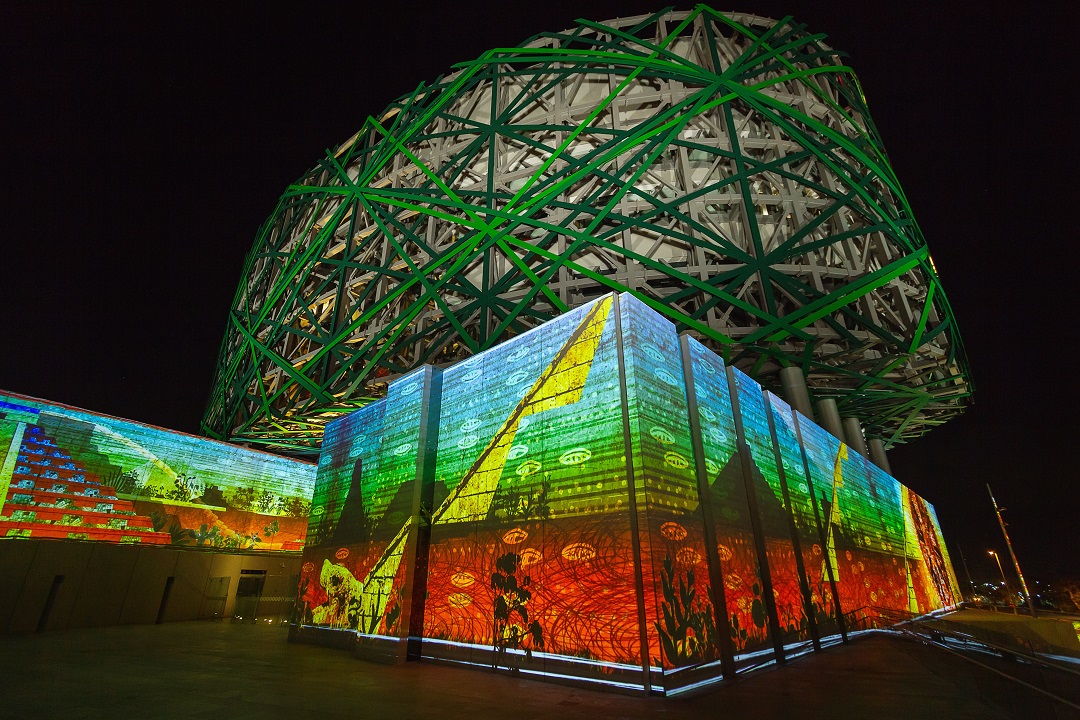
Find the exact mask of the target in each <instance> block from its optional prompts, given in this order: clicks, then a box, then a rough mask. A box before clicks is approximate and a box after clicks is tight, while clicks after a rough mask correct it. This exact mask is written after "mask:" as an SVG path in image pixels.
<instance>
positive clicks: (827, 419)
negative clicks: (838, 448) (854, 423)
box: [807, 398, 844, 442]
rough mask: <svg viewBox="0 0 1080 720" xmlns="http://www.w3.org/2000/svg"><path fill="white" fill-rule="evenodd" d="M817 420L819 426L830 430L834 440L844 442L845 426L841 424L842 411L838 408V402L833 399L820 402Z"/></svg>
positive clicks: (824, 399) (818, 403) (823, 399)
mask: <svg viewBox="0 0 1080 720" xmlns="http://www.w3.org/2000/svg"><path fill="white" fill-rule="evenodd" d="M807 417H809V415H808V416H807ZM817 420H818V424H819V425H820V426H821V427H823V428H825V429H826V430H828V431H829V433H830V434H831V435H832V436H833V437H834V438H836V439H837V440H839V441H840V442H844V426H843V425H842V424H841V423H840V410H839V409H838V408H837V407H836V400H834V399H832V398H821V399H820V400H818V402H817Z"/></svg>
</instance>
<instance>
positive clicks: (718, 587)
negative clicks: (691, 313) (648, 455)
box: [679, 335, 735, 680]
mask: <svg viewBox="0 0 1080 720" xmlns="http://www.w3.org/2000/svg"><path fill="white" fill-rule="evenodd" d="M679 350H680V354H681V355H682V364H683V380H684V381H685V383H686V405H687V414H688V415H689V416H690V437H691V441H692V442H693V445H694V463H695V470H696V475H697V481H698V497H699V498H700V503H701V515H702V524H703V527H704V535H705V560H706V562H707V563H708V565H709V593H710V595H711V597H710V598H709V600H710V602H712V604H713V615H714V618H713V621H714V622H715V623H716V628H717V630H718V634H719V636H720V667H721V670H722V671H723V673H724V677H725V678H726V679H728V680H731V679H733V678H734V677H735V648H734V645H733V643H732V641H731V618H729V617H728V612H727V599H726V598H725V597H724V572H723V568H722V567H721V566H720V553H719V552H718V551H717V549H716V520H715V518H714V517H713V506H712V502H711V498H710V496H711V494H712V489H711V480H712V478H710V477H709V473H708V471H707V470H706V469H705V447H704V443H703V442H702V434H701V415H700V414H699V412H698V400H697V386H696V384H695V383H694V370H693V365H692V363H691V360H690V347H689V338H688V337H687V336H686V335H682V336H680V337H679Z"/></svg>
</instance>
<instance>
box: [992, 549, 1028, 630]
mask: <svg viewBox="0 0 1080 720" xmlns="http://www.w3.org/2000/svg"><path fill="white" fill-rule="evenodd" d="M986 552H988V553H990V555H992V556H993V558H994V559H995V560H997V564H998V572H999V573H1001V584H1002V585H1004V586H1005V599H1006V600H1007V601H1008V603H1009V605H1010V606H1012V609H1013V615H1019V614H1020V612H1019V611H1018V610H1017V609H1016V602H1014V601H1013V596H1012V590H1010V589H1009V581H1008V580H1006V579H1005V568H1003V567H1001V558H1000V557H998V554H997V553H996V552H994V551H993V550H987V551H986Z"/></svg>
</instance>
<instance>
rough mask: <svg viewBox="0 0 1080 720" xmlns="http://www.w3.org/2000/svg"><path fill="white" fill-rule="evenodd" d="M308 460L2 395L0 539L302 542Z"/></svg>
mask: <svg viewBox="0 0 1080 720" xmlns="http://www.w3.org/2000/svg"><path fill="white" fill-rule="evenodd" d="M314 482H315V466H314V465H312V464H311V463H306V462H300V461H297V460H291V459H287V458H282V457H278V456H276V455H270V454H267V453H263V452H257V451H253V450H248V449H245V448H240V447H236V446H234V445H228V444H226V443H221V442H217V441H213V440H206V439H203V438H198V437H194V436H191V435H184V434H182V433H176V432H170V431H168V430H162V429H160V428H155V427H150V426H148V425H142V424H139V423H135V422H130V421H127V420H120V419H117V418H112V417H107V416H103V415H97V414H94V413H89V412H86V411H83V410H78V409H76V408H70V407H66V406H63V405H56V404H52V403H48V402H44V401H41V400H37V399H34V398H28V397H23V396H20V395H13V394H6V395H0V538H53V539H65V540H90V541H99V542H115V543H144V544H154V545H173V546H187V547H195V548H202V549H208V550H216V551H222V550H237V551H240V550H244V551H268V552H299V551H300V550H301V549H302V548H303V544H304V538H305V536H306V535H307V524H308V513H309V510H310V498H311V491H312V488H313V486H314Z"/></svg>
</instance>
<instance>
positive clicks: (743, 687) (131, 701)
mask: <svg viewBox="0 0 1080 720" xmlns="http://www.w3.org/2000/svg"><path fill="white" fill-rule="evenodd" d="M0 667H2V671H0V697H2V700H0V718H20V719H23V718H26V719H37V718H64V719H65V720H80V719H86V720H99V719H100V720H104V719H105V718H109V720H115V719H116V718H125V719H126V718H162V719H170V718H177V719H180V720H187V719H189V718H190V719H196V718H203V719H210V718H215V719H217V718H227V719H228V720H248V719H250V720H272V719H273V718H294V719H302V718H318V719H320V720H332V719H336V718H362V719H364V720H367V719H369V718H382V719H385V720H392V719H393V720H396V719H398V718H437V719H438V720H457V719H459V718H460V719H462V720H464V719H466V718H468V719H469V720H476V719H477V718H489V717H491V718H494V717H499V718H514V719H515V720H524V719H525V718H557V719H558V720H573V719H574V718H587V719H588V720H603V719H604V718H695V719H701V718H755V719H757V718H761V719H770V718H827V719H828V720H846V719H848V718H852V719H854V718H858V719H859V720H863V719H872V720H891V719H892V718H897V719H899V718H904V719H905V720H906V719H908V718H933V719H934V720H945V719H946V718H973V719H974V718H979V720H994V719H996V718H1036V717H1037V718H1068V717H1075V715H1070V714H1068V713H1066V712H1065V711H1066V710H1068V708H1065V709H1064V710H1063V709H1061V708H1055V707H1054V706H1052V705H1051V703H1050V702H1049V701H1048V700H1045V699H1044V698H1042V697H1041V696H1039V695H1037V694H1035V693H1033V692H1031V691H1029V690H1026V689H1025V688H1023V687H1022V686H1020V685H1017V684H1015V683H1011V682H1009V681H1007V680H1004V679H1003V678H1001V677H1000V676H997V675H994V674H993V673H990V672H988V671H986V670H983V669H981V668H979V667H977V666H975V665H972V664H970V663H968V662H966V661H965V660H963V659H961V658H958V657H955V656H952V655H950V654H948V653H946V652H943V651H941V650H937V649H935V648H929V647H925V646H923V645H922V644H920V643H919V642H917V641H914V640H909V639H905V638H897V637H892V636H886V635H881V634H871V635H866V636H862V637H860V638H857V639H855V640H854V641H853V642H851V643H850V644H848V645H841V646H835V647H832V648H829V649H827V650H826V651H825V652H823V653H819V654H816V655H809V656H806V657H803V658H800V659H798V660H796V661H795V662H793V663H790V664H789V665H787V666H785V667H780V668H775V669H769V670H764V671H759V672H757V673H752V674H750V675H747V676H745V677H742V678H740V679H739V680H738V681H736V682H732V683H725V684H721V685H719V686H717V688H716V689H715V690H713V691H711V692H708V693H706V694H701V695H698V696H696V697H692V698H687V699H663V698H656V697H651V698H642V697H629V696H623V695H616V694H611V693H605V692H597V691H590V690H582V689H578V688H571V687H565V686H560V685H553V684H549V683H541V682H536V681H530V680H520V679H517V678H514V677H509V676H506V675H499V674H494V673H490V672H484V671H476V670H470V669H465V668H458V667H448V666H441V665H435V664H431V663H410V664H408V665H404V666H397V667H391V666H383V665H377V664H373V663H369V662H364V661H361V660H357V659H355V658H353V657H352V656H351V655H350V654H349V653H348V652H346V651H342V650H331V649H327V648H322V647H314V646H310V645H299V644H289V643H288V642H287V641H286V631H285V629H284V628H283V627H281V626H269V625H262V626H260V625H239V624H229V623H219V622H185V623H174V624H166V625H156V626H155V625H150V626H146V625H143V626H121V627H110V628H97V629H88V630H70V631H61V632H55V633H46V634H42V635H33V636H22V637H5V638H0Z"/></svg>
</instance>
